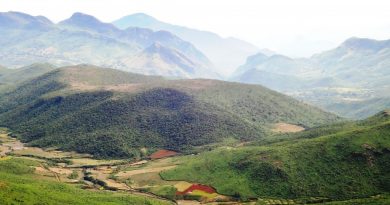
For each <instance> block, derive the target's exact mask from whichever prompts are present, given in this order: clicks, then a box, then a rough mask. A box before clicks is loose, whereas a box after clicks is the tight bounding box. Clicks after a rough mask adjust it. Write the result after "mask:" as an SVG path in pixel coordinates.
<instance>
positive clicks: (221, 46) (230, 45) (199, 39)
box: [113, 13, 272, 76]
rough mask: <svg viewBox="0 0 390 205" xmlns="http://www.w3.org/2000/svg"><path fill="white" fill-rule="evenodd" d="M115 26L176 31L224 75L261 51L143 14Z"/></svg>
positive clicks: (243, 42) (236, 41)
mask: <svg viewBox="0 0 390 205" xmlns="http://www.w3.org/2000/svg"><path fill="white" fill-rule="evenodd" d="M113 24H114V25H116V26H117V27H118V28H121V29H126V28H129V27H142V28H150V29H152V30H155V31H159V30H165V31H169V32H172V33H174V34H176V35H178V36H179V37H180V38H182V39H185V40H187V41H189V42H191V43H192V44H193V45H195V46H196V47H197V48H199V49H200V50H201V51H202V52H203V53H204V54H205V55H206V56H207V57H209V58H210V60H211V62H213V64H214V65H215V66H216V69H217V71H218V72H219V73H221V74H222V75H224V76H228V75H230V74H231V73H232V72H233V71H234V70H235V69H236V68H237V67H238V66H239V65H241V64H242V63H243V62H245V59H246V57H247V56H249V55H252V54H253V53H256V52H259V51H260V49H259V48H257V47H256V46H254V45H252V44H250V43H248V42H245V41H242V40H239V39H236V38H222V37H220V36H218V35H217V34H215V33H212V32H209V31H200V30H196V29H191V28H187V27H184V26H177V25H172V24H169V23H165V22H161V21H159V20H157V19H155V18H153V17H151V16H149V15H147V14H143V13H138V14H133V15H129V16H125V17H123V18H121V19H118V20H116V21H114V22H113ZM262 51H263V52H265V53H266V54H272V52H271V51H267V50H262Z"/></svg>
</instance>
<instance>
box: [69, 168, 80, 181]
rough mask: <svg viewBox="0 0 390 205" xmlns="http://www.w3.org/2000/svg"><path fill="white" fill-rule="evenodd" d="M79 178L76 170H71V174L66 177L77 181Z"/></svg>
mask: <svg viewBox="0 0 390 205" xmlns="http://www.w3.org/2000/svg"><path fill="white" fill-rule="evenodd" d="M78 177H79V173H78V172H77V171H76V170H73V171H72V173H71V174H70V175H69V176H68V178H69V179H77V178H78Z"/></svg>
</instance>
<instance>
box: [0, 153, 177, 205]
mask: <svg viewBox="0 0 390 205" xmlns="http://www.w3.org/2000/svg"><path fill="white" fill-rule="evenodd" d="M30 166H37V162H34V161H30V160H23V159H16V158H13V159H11V160H6V161H0V204H4V205H11V204H80V205H82V204H96V205H97V204H102V205H103V204H104V205H107V204H150V205H160V204H161V205H162V204H170V203H169V202H164V201H160V200H157V199H151V198H146V197H143V196H135V195H129V194H125V193H114V192H107V191H87V190H81V189H80V188H78V187H77V186H71V185H67V184H64V183H59V182H55V181H52V180H46V179H41V178H37V177H39V176H36V175H34V174H33V170H34V168H31V167H30ZM38 179H39V180H38Z"/></svg>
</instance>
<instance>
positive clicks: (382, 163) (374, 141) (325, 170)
mask: <svg viewBox="0 0 390 205" xmlns="http://www.w3.org/2000/svg"><path fill="white" fill-rule="evenodd" d="M389 133H390V112H389V111H383V112H381V113H379V114H377V115H375V116H373V117H371V118H368V119H366V120H364V121H358V122H349V123H343V124H334V125H327V126H324V127H320V128H315V129H310V130H307V131H304V132H301V133H298V134H294V135H290V136H288V137H287V139H285V140H284V141H282V142H278V143H271V144H266V145H263V146H248V147H243V148H235V149H226V148H220V149H218V150H215V151H210V152H205V153H201V154H200V155H199V156H196V157H188V158H187V159H186V160H184V161H185V163H183V164H181V165H179V166H178V167H177V168H176V169H173V170H169V171H165V172H163V173H162V176H163V177H164V178H165V179H169V180H192V181H197V182H200V183H205V184H208V185H211V186H213V187H215V188H216V189H217V191H218V192H219V193H222V194H227V195H232V196H236V197H240V198H241V199H244V200H245V199H248V198H258V197H260V198H284V199H300V200H301V202H300V203H305V204H306V203H310V200H315V197H320V200H321V201H322V202H325V201H328V200H340V199H342V200H344V199H351V198H359V197H360V198H365V197H369V196H373V195H376V194H381V193H383V192H389V191H390V190H389V177H390V175H389V172H388V171H387V170H388V169H389V168H390V164H389V162H390V144H389V140H388V139H389V137H390V136H389ZM309 197H310V198H309ZM313 197H314V198H313Z"/></svg>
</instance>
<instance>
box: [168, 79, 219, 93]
mask: <svg viewBox="0 0 390 205" xmlns="http://www.w3.org/2000/svg"><path fill="white" fill-rule="evenodd" d="M217 83H218V81H216V80H208V79H192V80H185V81H184V80H175V81H172V82H171V85H172V86H177V87H181V88H184V89H186V90H204V89H207V88H209V87H212V86H215V85H216V84H217Z"/></svg>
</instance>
